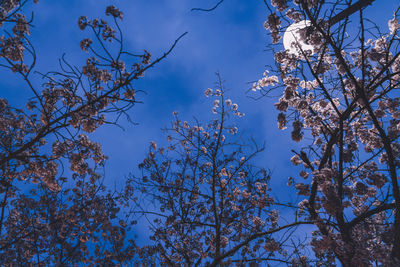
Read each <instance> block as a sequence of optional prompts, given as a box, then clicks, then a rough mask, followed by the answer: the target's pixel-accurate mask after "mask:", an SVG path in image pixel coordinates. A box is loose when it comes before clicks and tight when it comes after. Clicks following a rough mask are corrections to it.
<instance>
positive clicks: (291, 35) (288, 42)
mask: <svg viewBox="0 0 400 267" xmlns="http://www.w3.org/2000/svg"><path fill="white" fill-rule="evenodd" d="M310 25H311V22H310V21H309V20H302V21H300V22H297V23H293V24H292V25H290V26H289V27H288V28H287V29H286V31H285V34H284V35H283V46H284V47H285V50H288V52H289V53H291V54H301V50H303V51H305V50H311V52H312V53H314V47H313V46H312V45H309V44H306V43H305V42H303V41H301V40H300V33H299V30H300V29H304V28H306V27H308V26H310ZM296 44H298V45H299V47H301V50H300V49H299V48H298V47H297V46H296Z"/></svg>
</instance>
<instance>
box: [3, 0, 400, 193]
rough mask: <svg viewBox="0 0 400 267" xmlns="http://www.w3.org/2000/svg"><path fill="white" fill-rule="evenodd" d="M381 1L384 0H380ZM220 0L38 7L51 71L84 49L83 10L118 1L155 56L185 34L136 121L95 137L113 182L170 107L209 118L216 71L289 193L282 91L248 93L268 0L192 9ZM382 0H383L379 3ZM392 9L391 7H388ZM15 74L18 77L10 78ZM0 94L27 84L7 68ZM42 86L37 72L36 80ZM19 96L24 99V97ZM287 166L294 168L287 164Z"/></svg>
mask: <svg viewBox="0 0 400 267" xmlns="http://www.w3.org/2000/svg"><path fill="white" fill-rule="evenodd" d="M381 1H382V0H381ZM215 2H216V0H120V1H111V0H86V1H78V0H64V1H61V0H59V1H54V0H40V2H39V4H38V5H36V6H34V7H33V10H34V13H35V18H34V25H35V28H34V29H32V41H33V44H34V45H35V47H36V49H37V54H38V59H39V61H38V64H37V70H38V71H41V72H46V71H48V70H52V69H56V68H57V64H58V63H57V62H58V61H57V60H58V58H60V57H61V55H62V54H63V53H66V58H67V59H68V60H69V61H70V62H71V63H73V64H76V65H80V64H82V63H83V62H82V60H83V58H84V57H82V56H86V55H85V54H84V53H83V52H82V51H81V50H80V49H79V41H80V39H82V38H83V37H84V36H85V35H84V33H82V32H81V31H80V30H79V29H78V27H77V19H78V17H79V16H81V15H87V16H88V17H89V18H90V17H99V16H104V9H105V7H106V6H107V5H110V4H114V5H116V6H118V7H119V8H121V9H122V10H123V12H124V19H123V22H122V28H123V31H124V32H125V40H126V42H127V46H128V47H129V48H130V49H131V51H133V52H141V51H143V49H146V50H148V51H150V52H151V53H152V55H153V56H154V57H157V56H159V55H162V53H163V52H164V51H166V50H168V48H169V47H170V45H171V44H172V43H173V41H174V40H175V39H176V38H177V37H178V36H179V35H181V34H182V33H183V32H186V31H188V34H187V35H186V36H185V37H184V38H183V39H182V40H181V41H180V42H179V44H178V45H177V47H176V48H175V49H174V51H173V52H172V53H171V54H170V55H169V56H168V57H167V58H166V59H165V60H163V61H162V62H161V63H160V64H158V65H156V66H155V67H154V68H153V69H151V70H149V71H148V72H147V73H146V75H145V77H144V78H143V79H141V80H139V81H138V82H137V83H136V89H142V90H144V91H146V93H147V94H146V95H142V96H141V97H140V100H142V101H143V102H144V103H143V104H140V105H137V106H135V107H134V108H133V109H132V110H131V112H130V115H131V116H132V119H133V120H134V121H135V122H136V123H138V125H131V124H129V123H127V122H126V121H124V120H122V121H121V124H122V126H123V127H124V128H125V131H123V130H121V129H119V128H116V127H111V126H106V127H103V128H102V129H100V130H98V131H97V132H96V133H95V135H94V136H93V138H94V139H95V140H97V141H98V142H100V143H101V144H102V146H103V150H104V151H105V153H106V154H107V155H108V156H109V160H108V162H107V164H106V171H105V174H106V181H108V182H110V183H113V182H114V181H121V180H122V179H123V178H124V177H125V176H126V175H128V173H130V172H133V173H134V172H135V171H136V166H137V164H138V163H139V162H140V160H141V159H143V157H144V156H145V154H146V152H147V151H148V150H147V149H148V145H149V143H150V141H152V140H154V141H156V142H157V143H161V144H163V143H165V140H166V138H165V136H164V134H163V133H162V131H161V130H160V129H161V128H164V127H166V126H168V125H169V122H170V121H171V120H172V115H171V113H172V112H173V111H174V110H177V111H178V112H179V113H180V114H181V118H182V119H184V120H191V119H192V118H193V116H196V117H197V118H199V119H209V118H212V114H211V112H210V110H211V103H210V102H209V101H207V99H206V98H205V97H204V96H203V92H204V90H205V89H206V88H208V87H211V88H213V87H214V83H215V81H216V79H217V78H216V76H215V72H216V71H219V72H220V73H221V75H222V77H223V78H224V80H226V83H225V86H226V88H228V89H230V91H229V93H228V95H229V97H230V98H231V99H232V100H233V101H234V102H237V103H238V104H239V106H240V109H241V111H243V112H245V113H246V116H245V117H244V118H243V119H241V120H240V125H239V126H240V127H239V128H241V129H245V131H246V133H247V134H248V136H252V137H254V138H255V139H256V140H258V141H259V142H260V143H263V142H265V144H266V150H265V152H264V153H263V154H262V155H261V156H260V157H259V159H258V163H259V164H260V165H261V166H265V167H267V168H269V169H271V170H272V172H273V175H272V178H273V179H272V186H273V187H274V188H276V189H278V191H277V192H278V193H279V194H282V195H283V197H286V196H287V195H288V194H287V188H286V182H287V177H288V176H291V175H293V176H295V175H297V173H298V171H299V169H297V168H293V167H291V165H290V161H289V159H290V157H291V152H290V150H291V149H294V148H298V145H297V144H295V143H294V142H293V141H291V140H290V132H289V131H279V130H278V129H277V126H276V115H277V112H276V110H275V108H274V107H273V103H274V102H276V100H277V99H274V98H263V99H260V100H257V101H256V100H253V99H251V98H250V96H257V95H255V94H253V95H252V94H251V93H246V92H247V90H248V89H249V88H250V86H251V83H252V82H253V81H255V80H257V79H259V78H260V77H261V76H262V73H263V72H264V70H265V65H268V64H272V63H273V61H272V59H273V57H272V55H271V54H270V53H269V52H266V51H265V49H266V44H268V43H269V42H270V39H269V37H268V36H267V32H266V30H265V29H264V28H263V23H264V21H265V19H266V17H267V11H266V9H265V6H264V3H263V1H262V0H225V2H224V3H223V4H222V5H221V6H220V7H219V8H218V9H216V10H215V11H213V12H193V11H191V8H193V7H211V6H212V5H213V4H215ZM382 2H383V1H382ZM384 2H385V4H386V6H384V7H383V6H377V5H376V6H375V8H374V9H369V10H367V16H368V15H369V16H373V17H376V18H380V19H382V20H381V21H380V23H381V24H382V26H383V27H386V28H384V30H386V29H387V26H386V25H387V24H386V21H387V20H388V19H389V18H390V17H391V15H392V14H391V12H392V10H394V6H395V5H396V2H397V1H391V0H386V1H384ZM388 10H390V12H388ZM10 76H11V77H10ZM0 77H1V79H0V81H1V83H2V88H3V89H2V90H1V95H0V96H1V97H6V98H8V99H9V100H10V102H11V103H13V104H15V105H23V104H24V102H25V100H26V99H27V98H28V97H29V96H30V92H29V91H28V90H27V88H25V87H24V86H23V83H21V82H19V81H18V80H17V79H14V78H12V75H10V72H8V71H4V70H0ZM36 82H37V84H39V82H40V81H39V80H36ZM21 96H22V97H21ZM288 167H290V168H288Z"/></svg>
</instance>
